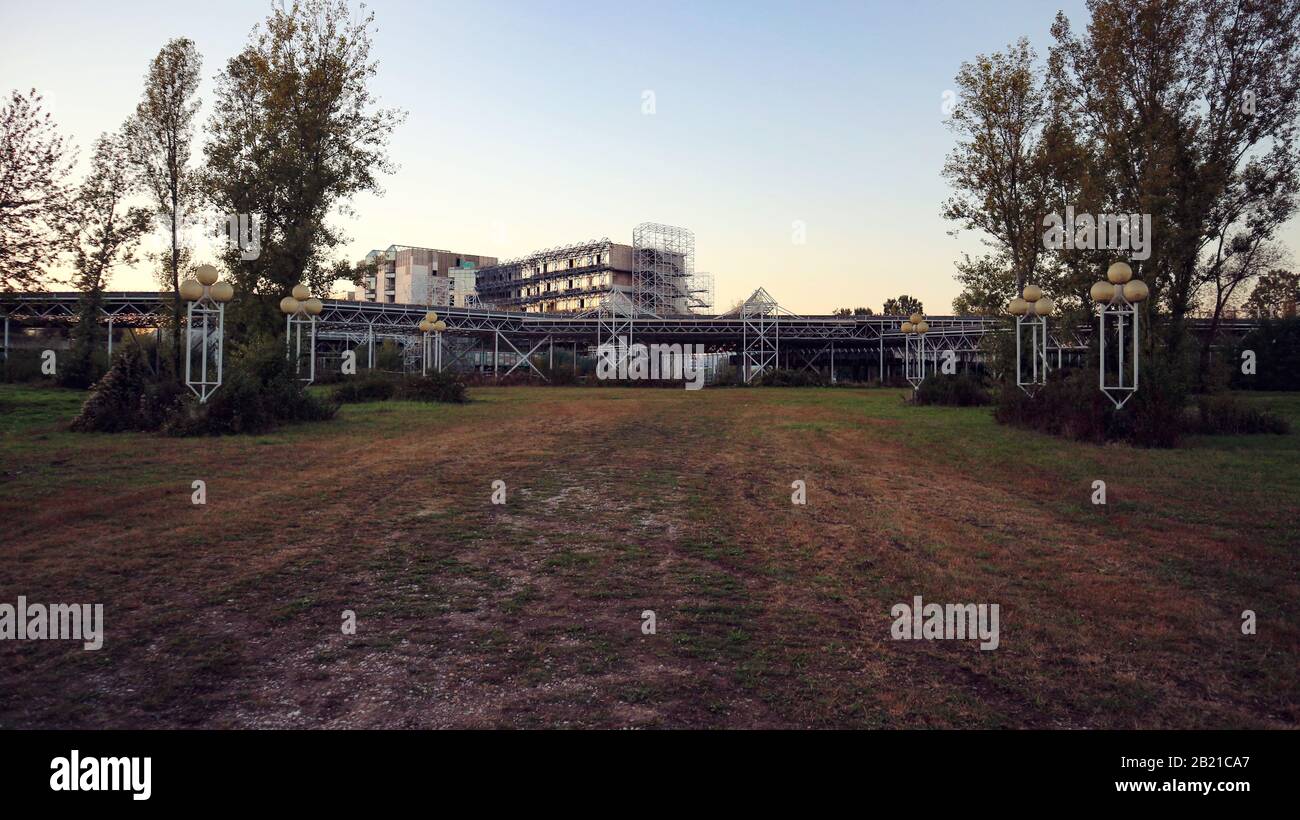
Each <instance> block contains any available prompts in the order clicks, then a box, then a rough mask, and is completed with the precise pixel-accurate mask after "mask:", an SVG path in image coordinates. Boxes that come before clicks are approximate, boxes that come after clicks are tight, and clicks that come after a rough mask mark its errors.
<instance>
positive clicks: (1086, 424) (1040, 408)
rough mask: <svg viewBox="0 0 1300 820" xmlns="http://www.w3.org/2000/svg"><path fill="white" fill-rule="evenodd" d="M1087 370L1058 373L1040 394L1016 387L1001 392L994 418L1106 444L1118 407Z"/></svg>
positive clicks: (1009, 387)
mask: <svg viewBox="0 0 1300 820" xmlns="http://www.w3.org/2000/svg"><path fill="white" fill-rule="evenodd" d="M1089 376H1090V374H1089V373H1088V372H1087V371H1081V370H1070V371H1056V372H1053V373H1051V374H1050V375H1049V376H1048V379H1047V384H1046V385H1044V386H1043V387H1042V388H1041V389H1040V390H1039V391H1038V392H1037V394H1036V395H1034V396H1029V395H1026V394H1025V393H1024V391H1022V390H1021V389H1020V388H1019V387H1017V386H1016V385H1014V384H1006V383H1004V384H1003V385H1002V386H1001V388H1000V389H999V390H998V403H997V407H996V408H995V409H994V412H993V417H994V418H995V419H996V420H997V421H999V422H1000V423H1002V424H1009V425H1012V426H1014V427H1024V428H1027V429H1030V430H1037V431H1038V432H1040V433H1048V434H1051V435H1054V436H1062V437H1064V438H1071V439H1077V440H1079V441H1091V442H1094V443H1098V444H1100V443H1102V442H1105V441H1106V440H1107V438H1108V430H1110V429H1111V425H1112V424H1113V421H1112V420H1111V416H1112V415H1113V412H1114V408H1113V407H1111V403H1110V401H1108V400H1107V399H1106V397H1105V396H1103V395H1102V394H1101V393H1100V392H1098V390H1097V382H1096V376H1095V375H1092V376H1091V378H1090V377H1089Z"/></svg>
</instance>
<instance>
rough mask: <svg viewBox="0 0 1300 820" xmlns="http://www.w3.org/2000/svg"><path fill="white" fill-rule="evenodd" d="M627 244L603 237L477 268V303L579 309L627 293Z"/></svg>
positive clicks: (629, 254) (629, 260)
mask: <svg viewBox="0 0 1300 820" xmlns="http://www.w3.org/2000/svg"><path fill="white" fill-rule="evenodd" d="M632 284H633V282H632V247H631V246H630V245H620V244H618V243H616V242H611V241H610V240H608V239H598V240H593V241H591V242H580V243H577V244H574V245H565V246H563V247H559V248H549V249H547V250H544V251H538V252H537V253H533V254H529V255H528V256H525V257H522V258H520V259H512V260H509V261H506V262H503V263H501V264H499V265H493V266H491V267H486V268H483V269H482V270H480V271H478V296H479V301H481V302H484V303H487V304H491V305H493V306H495V307H498V308H501V309H505V310H524V311H528V312H533V313H556V312H569V313H581V312H583V311H585V310H591V309H592V308H595V307H596V306H597V305H599V304H600V301H601V299H603V298H604V297H605V296H606V295H607V294H609V293H610V292H611V291H616V290H618V291H623V292H624V293H625V294H627V295H628V296H631V293H632Z"/></svg>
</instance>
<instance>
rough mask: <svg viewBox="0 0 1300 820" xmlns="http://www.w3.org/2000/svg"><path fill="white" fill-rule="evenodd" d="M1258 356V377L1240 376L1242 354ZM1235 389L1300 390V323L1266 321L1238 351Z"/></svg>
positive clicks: (1249, 335) (1289, 320)
mask: <svg viewBox="0 0 1300 820" xmlns="http://www.w3.org/2000/svg"><path fill="white" fill-rule="evenodd" d="M1247 350H1253V351H1254V352H1255V368H1256V370H1255V375H1253V376H1248V375H1246V374H1244V373H1242V372H1241V354H1242V353H1243V352H1244V351H1247ZM1230 364H1231V365H1232V386H1233V387H1235V388H1238V389H1245V390H1300V319H1278V320H1266V321H1265V322H1264V323H1263V325H1262V326H1261V327H1260V328H1259V329H1258V330H1255V331H1252V332H1251V333H1250V334H1248V335H1247V336H1246V338H1245V339H1243V340H1242V342H1241V345H1240V346H1239V347H1238V348H1237V351H1236V356H1235V357H1234V361H1232V362H1231V363H1230Z"/></svg>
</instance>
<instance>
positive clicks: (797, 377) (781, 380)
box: [758, 370, 823, 387]
mask: <svg viewBox="0 0 1300 820" xmlns="http://www.w3.org/2000/svg"><path fill="white" fill-rule="evenodd" d="M758 383H759V385H760V386H762V387H821V386H822V384H823V381H822V374H821V373H818V372H817V371H816V370H769V371H767V372H766V373H764V374H763V375H762V376H760V377H759V380H758Z"/></svg>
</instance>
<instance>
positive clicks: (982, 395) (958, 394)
mask: <svg viewBox="0 0 1300 820" xmlns="http://www.w3.org/2000/svg"><path fill="white" fill-rule="evenodd" d="M916 403H917V404H942V405H948V406H951V407H980V406H983V405H986V404H992V403H993V397H992V396H990V395H989V392H988V390H986V389H985V388H984V385H983V383H981V381H980V379H979V378H978V377H976V376H974V375H972V374H970V373H957V374H955V375H951V376H949V375H944V374H938V375H934V376H930V377H929V378H927V379H926V380H925V381H923V382H921V387H920V388H919V389H918V390H917V391H916Z"/></svg>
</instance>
